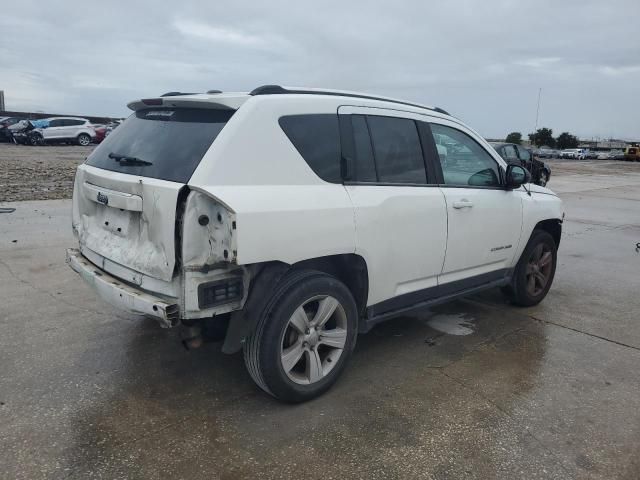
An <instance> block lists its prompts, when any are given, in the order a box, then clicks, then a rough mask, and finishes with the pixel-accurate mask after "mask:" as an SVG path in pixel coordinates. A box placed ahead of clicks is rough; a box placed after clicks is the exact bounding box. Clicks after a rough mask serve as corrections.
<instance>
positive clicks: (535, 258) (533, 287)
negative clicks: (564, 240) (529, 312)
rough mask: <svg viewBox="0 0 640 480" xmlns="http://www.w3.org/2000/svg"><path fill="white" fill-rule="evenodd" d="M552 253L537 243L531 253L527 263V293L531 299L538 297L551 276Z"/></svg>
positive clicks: (542, 244) (546, 247)
mask: <svg viewBox="0 0 640 480" xmlns="http://www.w3.org/2000/svg"><path fill="white" fill-rule="evenodd" d="M552 260H553V253H552V252H551V249H550V248H549V247H548V246H547V245H545V244H544V243H539V244H538V245H537V246H536V248H534V249H533V251H532V252H531V256H530V257H529V261H528V262H527V270H526V277H527V293H528V294H529V295H531V296H533V297H537V296H538V295H540V294H541V293H542V292H543V291H544V289H545V287H546V286H547V283H548V282H549V277H550V276H551V267H552V266H553V265H552Z"/></svg>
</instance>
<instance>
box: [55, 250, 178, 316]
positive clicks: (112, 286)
mask: <svg viewBox="0 0 640 480" xmlns="http://www.w3.org/2000/svg"><path fill="white" fill-rule="evenodd" d="M67 263H68V264H69V266H70V267H71V268H72V269H73V270H75V271H76V272H77V273H78V274H79V275H80V276H81V277H82V278H83V279H84V281H85V282H87V283H88V284H89V285H91V286H92V287H93V289H94V290H95V291H96V292H97V293H98V295H99V296H100V298H102V299H103V300H105V301H106V302H108V303H110V304H112V305H114V306H116V307H118V308H121V309H123V310H126V311H128V312H132V313H136V314H141V315H145V316H148V317H152V318H154V319H156V320H158V322H160V325H161V326H162V327H165V328H169V327H174V326H176V325H177V324H178V323H179V321H180V308H179V306H178V304H177V303H175V302H172V301H170V300H167V299H166V298H161V297H158V296H155V295H153V294H150V293H147V292H145V291H144V290H140V289H138V288H135V287H132V286H131V285H129V284H126V283H123V282H122V281H121V280H119V279H117V278H115V277H113V276H111V275H109V274H108V273H107V272H105V271H104V270H101V269H100V268H98V267H97V266H95V265H94V264H93V263H91V262H90V261H89V260H87V259H86V258H85V257H84V256H83V255H82V253H80V251H79V250H78V249H75V248H69V249H67Z"/></svg>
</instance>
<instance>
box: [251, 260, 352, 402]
mask: <svg viewBox="0 0 640 480" xmlns="http://www.w3.org/2000/svg"><path fill="white" fill-rule="evenodd" d="M323 296H328V297H332V298H333V299H334V300H337V302H338V305H339V307H341V308H342V309H341V310H339V312H340V316H341V321H342V322H343V324H344V325H345V326H346V328H345V329H346V339H345V343H344V347H343V348H342V349H341V350H340V354H339V356H338V357H337V358H336V357H331V358H329V355H327V356H326V357H325V358H324V360H323V361H322V362H321V364H322V366H323V368H324V367H327V368H329V370H328V372H327V373H326V374H324V373H323V375H324V376H322V377H321V378H320V379H319V380H317V381H315V382H314V383H308V384H300V383H298V382H296V381H294V380H292V378H290V373H291V372H293V370H291V372H290V373H289V374H288V373H287V372H285V369H284V367H283V360H282V359H281V355H282V353H283V349H284V348H285V346H284V343H283V342H285V341H286V335H287V332H289V329H290V327H291V324H290V322H289V320H290V319H291V318H292V316H293V315H294V312H295V311H297V310H298V308H300V307H301V306H304V305H308V303H306V302H313V300H312V299H314V298H317V297H323ZM318 308H320V307H319V306H318ZM335 311H336V312H338V308H336V310H335ZM331 315H334V314H333V313H332V314H331ZM330 321H333V320H330ZM357 324H358V311H357V307H356V304H355V301H354V299H353V296H352V295H351V292H350V291H349V289H348V288H347V287H346V286H345V285H344V284H343V283H342V282H340V281H339V280H337V279H336V278H335V277H332V276H331V275H327V274H326V273H323V272H318V271H315V270H293V271H291V272H289V273H287V274H286V275H285V276H284V277H283V278H282V279H281V281H280V283H279V285H278V286H277V287H276V289H275V291H274V294H273V296H272V297H271V299H270V300H269V302H268V303H267V305H266V306H265V308H264V310H263V311H262V312H261V314H260V317H259V319H258V322H257V324H256V327H255V329H254V330H253V332H252V333H251V335H250V336H249V338H247V339H246V341H245V343H244V348H243V350H244V361H245V365H246V367H247V370H248V371H249V374H250V375H251V378H252V379H253V380H254V381H255V383H256V384H257V385H258V386H259V387H260V388H262V390H264V391H265V392H267V393H269V394H270V395H273V396H274V397H276V398H278V399H280V400H282V401H285V402H290V403H298V402H304V401H307V400H311V399H313V398H315V397H318V396H319V395H321V394H323V393H324V392H326V391H327V390H328V389H329V388H330V387H331V386H332V385H333V384H334V383H335V382H336V380H337V379H338V377H339V376H340V374H341V373H342V371H343V370H344V368H345V366H346V364H347V361H348V359H349V357H350V355H351V352H352V350H353V348H354V347H355V342H356V336H357V328H358V325H357ZM306 333H309V332H308V331H307V332H306ZM316 341H317V339H316ZM305 343H306V342H305ZM321 347H322V345H320V344H318V345H314V346H312V347H310V348H311V349H313V350H314V351H317V352H318V358H321V357H320V355H319V352H320V349H321ZM308 350H309V348H308V349H307V351H308ZM307 355H308V354H307V353H305V354H303V355H302V356H301V357H300V360H298V362H302V363H301V364H299V363H296V365H297V366H300V365H302V364H304V363H306V362H308V361H309V360H308V359H309V358H310V357H309V356H307ZM327 362H329V363H331V365H330V364H329V363H327Z"/></svg>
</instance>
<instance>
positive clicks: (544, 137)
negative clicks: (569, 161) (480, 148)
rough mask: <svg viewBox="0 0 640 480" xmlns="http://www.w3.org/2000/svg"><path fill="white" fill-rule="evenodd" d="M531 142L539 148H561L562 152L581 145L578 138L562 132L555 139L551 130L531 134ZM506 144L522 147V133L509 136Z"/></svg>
mask: <svg viewBox="0 0 640 480" xmlns="http://www.w3.org/2000/svg"><path fill="white" fill-rule="evenodd" d="M529 141H530V142H531V144H532V145H535V146H536V147H538V148H540V147H542V146H547V147H550V148H559V149H560V150H564V149H565V148H576V147H577V146H578V143H579V142H578V137H576V136H575V135H571V134H570V133H569V132H562V133H561V134H560V135H558V137H557V138H554V137H553V130H552V129H550V128H539V129H538V130H536V132H535V133H530V134H529ZM505 142H507V143H516V144H518V145H520V144H521V143H522V133H520V132H511V133H510V134H509V135H507V138H506V139H505Z"/></svg>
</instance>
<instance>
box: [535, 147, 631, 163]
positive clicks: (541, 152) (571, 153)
mask: <svg viewBox="0 0 640 480" xmlns="http://www.w3.org/2000/svg"><path fill="white" fill-rule="evenodd" d="M532 153H533V155H534V156H535V157H537V158H564V159H573V160H585V159H587V160H629V161H640V147H627V148H626V149H624V150H619V149H618V150H609V151H597V150H588V149H583V148H568V149H565V150H554V149H551V148H539V149H536V150H533V151H532Z"/></svg>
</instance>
